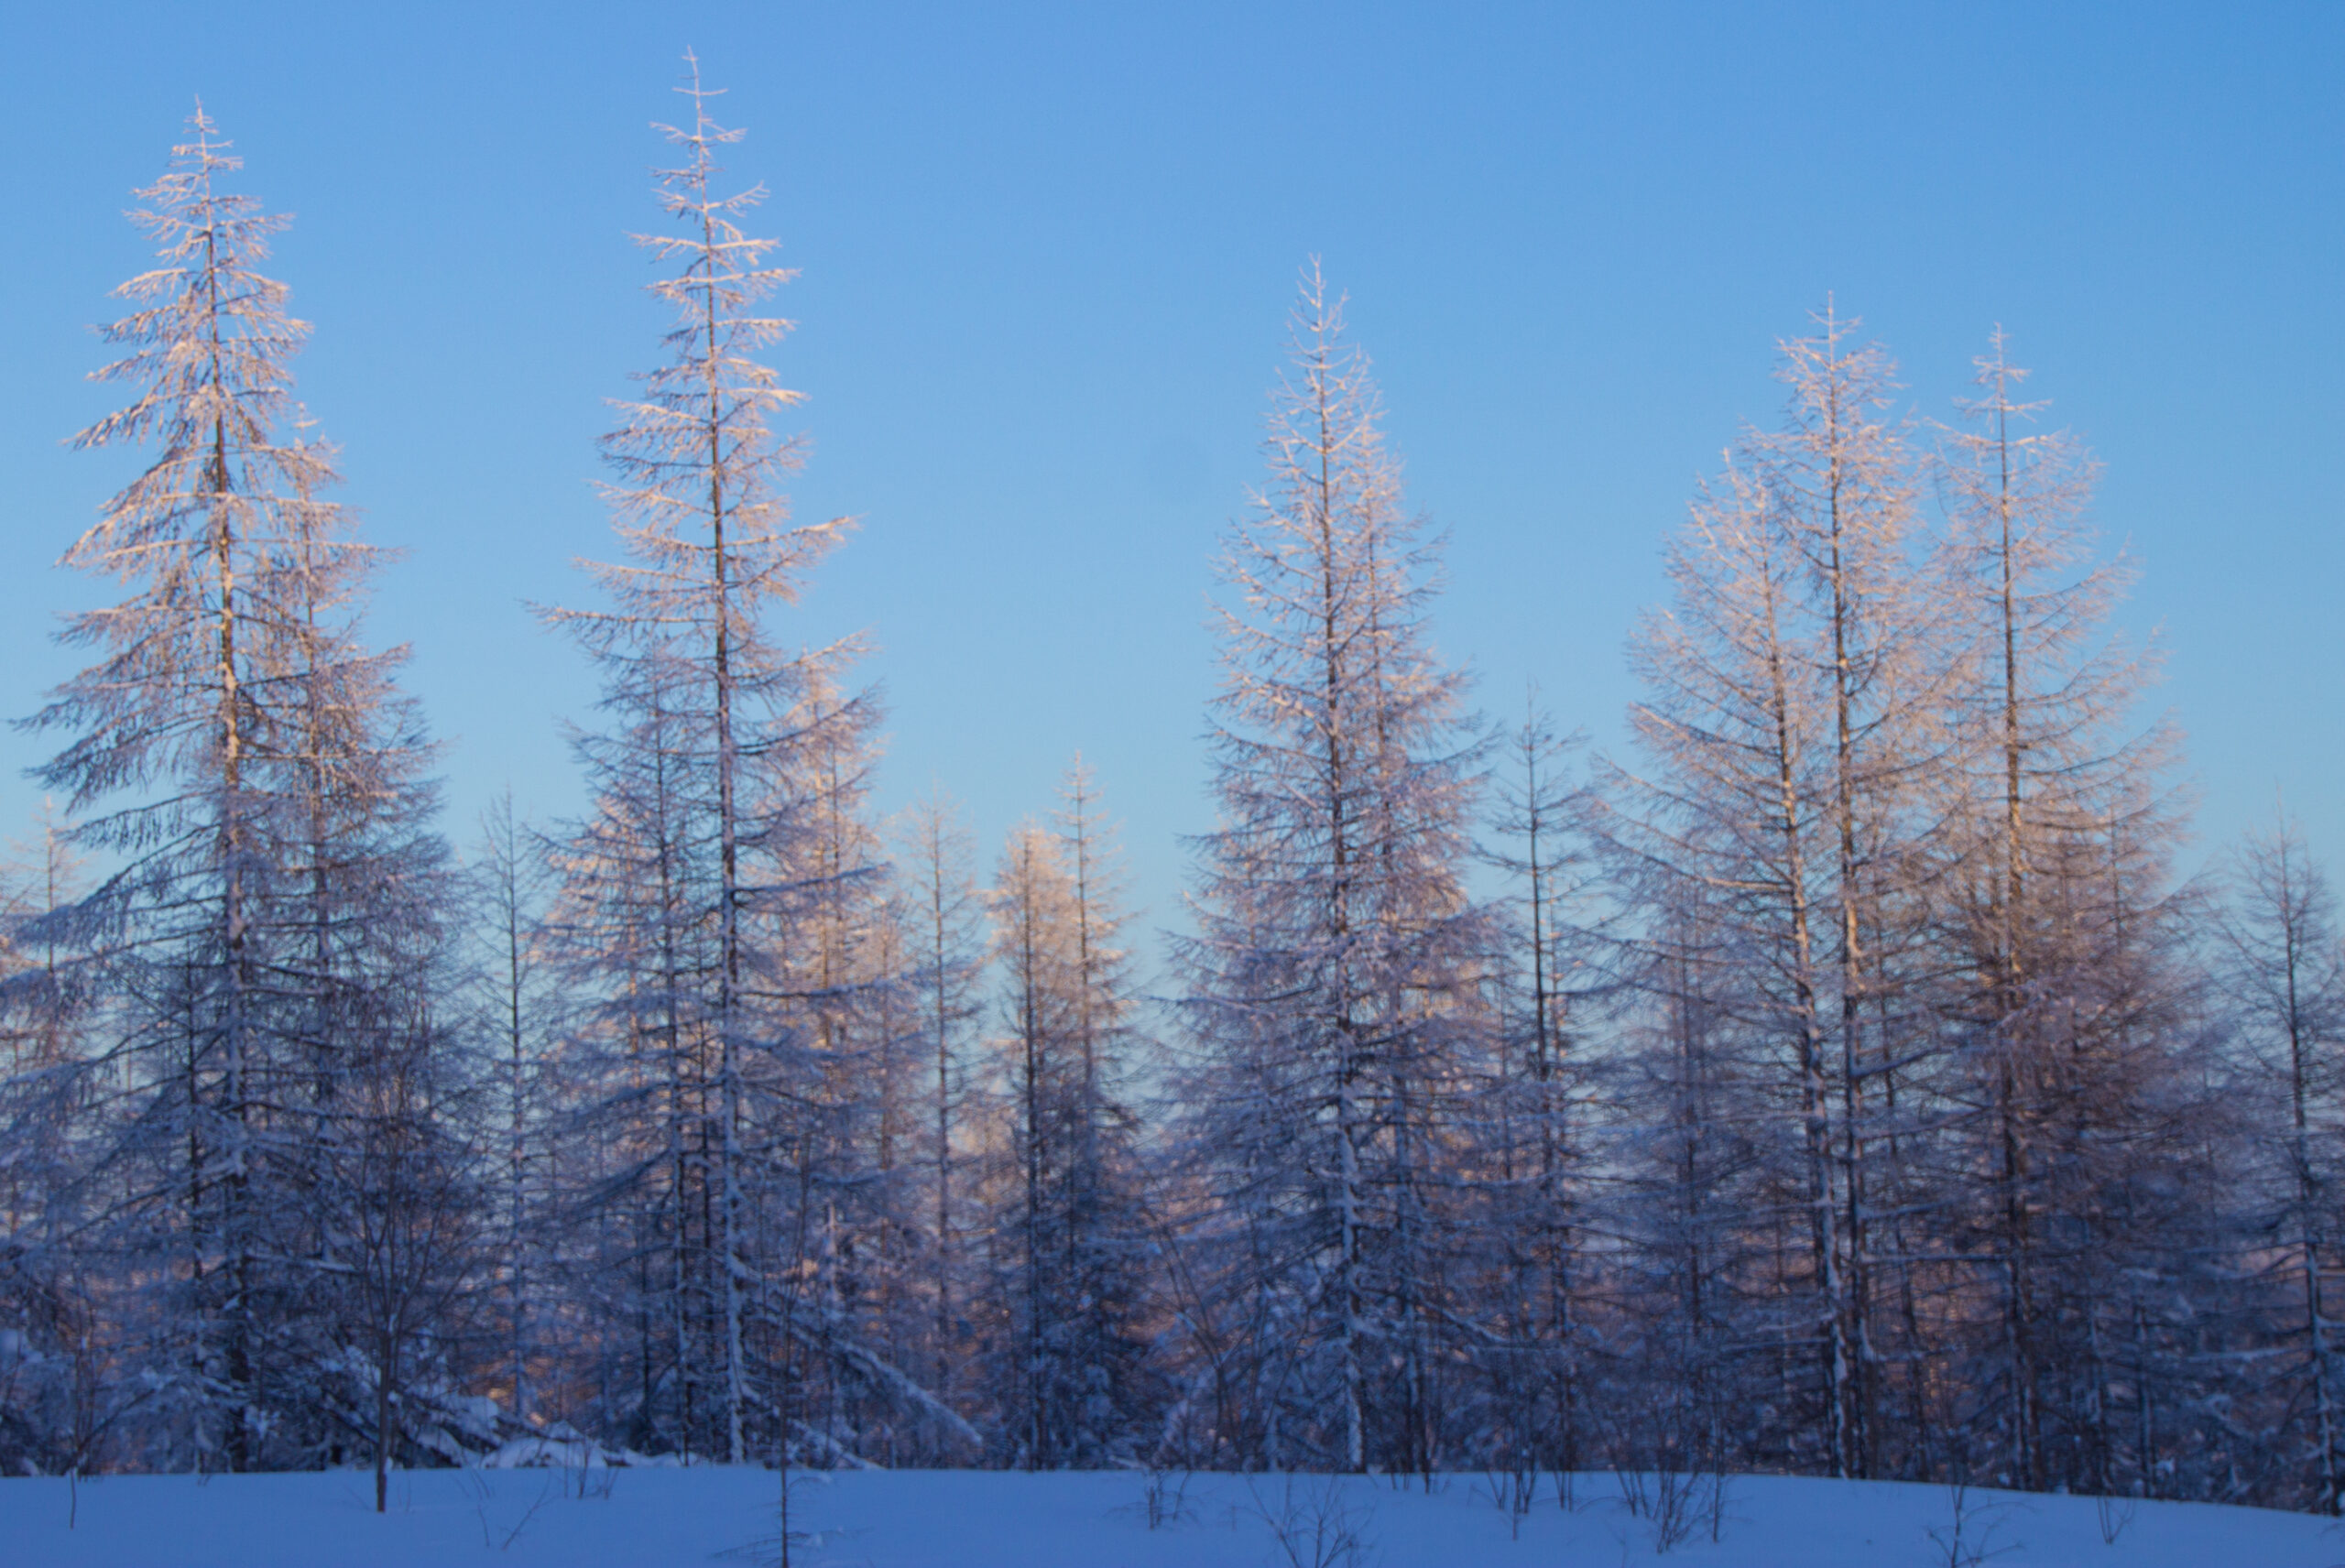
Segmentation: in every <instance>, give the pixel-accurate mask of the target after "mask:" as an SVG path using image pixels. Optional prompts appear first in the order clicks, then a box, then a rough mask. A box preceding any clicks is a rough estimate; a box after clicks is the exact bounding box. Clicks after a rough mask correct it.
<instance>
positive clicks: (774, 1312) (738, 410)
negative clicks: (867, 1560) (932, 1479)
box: [549, 57, 950, 1462]
mask: <svg viewBox="0 0 2345 1568" xmlns="http://www.w3.org/2000/svg"><path fill="white" fill-rule="evenodd" d="M687 58H688V59H689V58H690V57H687ZM679 91H680V92H682V93H683V94H684V95H685V96H687V97H688V98H689V99H690V100H691V102H692V105H693V118H692V120H691V122H690V124H689V125H684V126H682V127H674V126H662V127H660V129H661V130H662V132H663V134H664V135H666V136H667V137H668V139H669V140H670V142H671V144H672V145H674V146H675V147H678V148H680V149H681V151H682V157H681V158H680V160H679V161H678V163H677V164H676V165H675V166H674V167H672V168H670V169H664V170H662V171H661V173H660V203H661V207H662V210H663V211H664V212H666V214H667V215H668V217H669V219H670V220H671V225H672V227H671V229H670V230H669V231H668V232H666V233H663V234H653V235H648V236H643V237H642V240H641V243H642V244H643V245H645V246H646V247H647V248H648V249H649V250H650V251H651V252H652V254H653V255H654V256H655V257H657V258H658V259H659V260H660V261H661V262H662V263H664V264H667V265H668V266H669V267H671V268H672V270H671V272H670V273H669V274H668V275H666V276H663V277H662V278H660V279H659V280H657V281H655V282H654V283H652V284H651V285H649V289H650V291H651V292H652V294H653V295H654V297H655V298H657V299H660V301H661V302H663V303H664V304H666V305H668V306H669V307H670V308H671V310H673V311H674V312H675V324H674V326H673V327H672V329H671V331H670V332H669V333H668V334H667V338H666V343H667V347H668V351H669V357H668V360H667V362H666V363H665V364H663V365H660V367H659V368H657V369H655V370H653V371H651V372H649V374H648V375H646V376H644V377H643V378H642V383H643V386H642V390H641V392H640V394H639V395H638V396H637V397H633V398H631V399H627V400H625V401H622V402H621V403H620V404H619V405H618V409H619V415H620V420H619V424H618V426H617V428H616V430H613V431H612V432H611V433H610V434H609V435H608V436H606V437H605V439H604V442H603V452H604V455H605V459H606V461H607V462H608V463H610V465H611V467H612V469H613V470H614V472H615V474H616V477H615V479H614V480H613V481H612V483H611V484H610V485H608V486H607V487H606V494H607V495H608V498H609V500H610V503H611V506H612V509H613V513H614V528H615V529H616V533H617V535H618V537H619V541H620V544H621V546H622V548H623V550H624V553H625V559H624V561H621V562H618V563H616V564H607V565H595V566H592V567H591V568H590V571H591V572H592V574H593V577H594V582H595V583H596V584H597V586H598V587H599V588H600V589H601V590H602V593H603V595H604V598H605V602H606V604H605V607H604V608H601V609H596V610H559V611H553V612H550V617H549V618H550V619H551V620H552V621H553V622H554V623H555V624H557V625H559V626H563V627H565V628H567V629H568V630H570V631H571V632H572V633H573V635H574V636H575V637H577V638H578V640H579V641H580V643H581V644H582V646H584V648H585V649H586V650H587V652H588V653H589V654H590V656H591V657H593V658H594V659H595V661H596V662H597V663H598V664H599V665H600V666H601V667H602V668H603V670H604V671H605V682H606V694H605V702H604V705H605V710H606V712H608V713H610V714H611V715H612V720H613V725H614V727H613V729H612V731H611V732H610V733H609V734H607V735H601V736H594V737H587V738H586V739H585V740H584V743H583V745H582V749H581V757H582V760H584V762H585V764H586V767H587V771H588V775H589V779H590V781H591V784H592V788H593V792H594V797H595V800H596V801H597V805H596V807H595V811H594V816H593V818H592V819H591V820H590V821H589V822H587V823H585V824H584V825H583V826H582V827H581V829H580V832H579V834H578V836H577V839H576V844H575V847H574V848H573V850H572V851H571V852H570V854H569V855H568V859H569V861H570V862H571V869H570V871H569V873H568V881H569V885H570V886H569V891H568V892H567V893H566V895H565V904H566V906H571V907H574V909H575V910H576V913H574V914H573V915H569V916H565V917H564V923H565V925H566V926H567V928H568V929H569V931H572V932H574V933H577V934H578V935H579V936H580V937H582V938H583V939H584V940H583V941H578V942H573V943H572V952H573V972H574V973H578V974H579V975H581V977H582V979H587V980H591V981H592V982H593V983H594V984H596V985H599V988H600V996H601V997H602V1002H601V1005H600V1006H601V1022H600V1024H599V1025H598V1026H597V1032H598V1038H599V1040H600V1044H601V1047H602V1050H603V1053H604V1059H605V1062H606V1063H607V1065H608V1071H607V1073H605V1089H604V1093H605V1095H606V1099H605V1104H606V1105H608V1106H610V1107H611V1108H612V1114H613V1115H614V1116H617V1115H618V1113H619V1111H620V1110H622V1109H625V1110H627V1112H628V1115H627V1116H619V1121H620V1122H622V1123H624V1122H626V1121H628V1120H631V1119H632V1116H633V1113H634V1112H636V1111H640V1110H649V1109H650V1108H652V1107H653V1106H655V1105H656V1106H657V1107H658V1109H657V1114H656V1116H655V1117H654V1118H653V1123H652V1124H651V1125H638V1126H636V1127H633V1128H631V1129H629V1130H627V1131H625V1132H624V1133H621V1134H619V1135H618V1141H619V1142H620V1143H622V1144H624V1145H625V1146H626V1149H627V1152H626V1153H625V1154H624V1155H623V1156H622V1157H621V1159H622V1167H621V1168H622V1169H623V1170H624V1171H627V1172H628V1173H629V1181H630V1182H631V1184H632V1185H633V1186H634V1188H635V1190H636V1192H638V1199H639V1201H640V1202H641V1203H643V1204H644V1205H645V1207H644V1209H643V1222H644V1224H645V1225H646V1226H648V1227H649V1228H648V1231H647V1234H646V1235H645V1236H644V1237H643V1243H642V1245H643V1246H644V1247H646V1248H647V1250H644V1251H639V1252H638V1265H637V1266H636V1268H635V1269H634V1276H635V1278H634V1285H633V1289H634V1290H637V1291H638V1292H640V1291H641V1290H644V1289H647V1288H649V1289H650V1290H652V1291H653V1293H654V1295H655V1296H656V1297H658V1298H660V1300H661V1301H663V1302H664V1305H663V1307H662V1309H661V1310H662V1312H663V1313H664V1314H665V1315H666V1316H667V1317H668V1318H669V1319H670V1320H671V1322H670V1323H669V1325H668V1331H667V1334H666V1337H667V1338H668V1340H669V1341H670V1343H671V1348H670V1350H669V1351H668V1353H667V1356H666V1359H667V1360H668V1361H669V1362H670V1370H669V1372H668V1373H666V1374H664V1375H662V1374H656V1373H655V1374H650V1375H649V1376H647V1377H646V1378H645V1379H644V1389H643V1392H644V1394H645V1405H646V1409H647V1410H651V1409H653V1408H654V1407H656V1408H657V1409H658V1410H659V1412H660V1413H659V1414H658V1415H656V1416H655V1417H653V1418H652V1420H653V1421H654V1427H653V1430H654V1431H655V1432H657V1434H658V1435H657V1441H659V1442H660V1443H662V1444H663V1445H667V1446H671V1447H676V1448H681V1449H682V1450H683V1451H685V1452H686V1453H707V1454H715V1455H718V1456H721V1457H723V1458H725V1459H726V1460H728V1461H732V1462H738V1461H741V1460H743V1459H745V1458H747V1455H748V1453H749V1443H750V1437H751V1433H750V1422H751V1420H752V1417H753V1415H757V1414H758V1412H765V1413H766V1414H767V1415H768V1416H769V1417H770V1421H769V1423H768V1430H769V1432H770V1433H771V1436H772V1441H773V1442H774V1443H776V1444H777V1445H778V1446H779V1447H780V1448H781V1449H782V1450H783V1451H784V1452H787V1451H789V1450H790V1449H791V1447H792V1446H793V1445H796V1444H798V1443H802V1442H804V1443H812V1444H813V1448H814V1449H815V1451H817V1452H818V1453H821V1454H825V1455H827V1456H829V1457H832V1458H837V1457H840V1456H841V1455H842V1454H844V1453H846V1452H851V1449H852V1444H851V1443H848V1442H846V1440H845V1439H843V1438H841V1437H840V1436H839V1435H838V1422H839V1420H840V1419H841V1417H842V1410H843V1407H842V1404H841V1401H842V1400H845V1399H847V1398H848V1396H849V1394H850V1393H851V1392H853V1391H854V1390H855V1389H861V1390H864V1391H866V1392H867V1393H869V1394H870V1396H871V1397H873V1398H879V1399H887V1400H891V1401H895V1402H897V1403H899V1404H902V1403H905V1402H909V1403H910V1404H911V1405H913V1406H915V1407H917V1408H918V1409H919V1410H922V1411H923V1412H924V1413H925V1415H926V1416H927V1417H929V1418H932V1419H942V1416H941V1412H940V1411H939V1410H937V1409H936V1408H935V1407H934V1405H933V1401H932V1400H930V1399H928V1398H927V1396H926V1394H925V1391H924V1390H922V1388H920V1387H919V1386H918V1385H917V1384H916V1383H915V1382H913V1381H912V1380H911V1379H910V1378H908V1377H905V1376H904V1375H903V1374H902V1373H901V1372H900V1370H899V1369H897V1368H895V1367H893V1366H892V1365H890V1364H889V1363H888V1362H887V1361H886V1360H885V1358H884V1357H883V1356H878V1354H877V1353H876V1352H875V1351H874V1350H873V1348H872V1345H870V1343H869V1342H868V1339H867V1335H865V1334H863V1333H862V1332H861V1329H860V1328H858V1327H857V1326H856V1322H857V1318H858V1312H859V1308H858V1307H856V1306H854V1305H853V1304H852V1303H851V1302H850V1301H849V1297H850V1296H852V1295H854V1294H855V1293H856V1291H857V1290H859V1288H860V1287H859V1286H857V1285H856V1283H855V1274H854V1272H853V1270H854V1268H855V1265H854V1259H853V1245H855V1244H852V1242H851V1238H852V1236H853V1235H854V1234H855V1232H856V1227H857V1226H858V1225H860V1223H861V1221H860V1219H859V1217H858V1215H857V1214H856V1210H855V1203H856V1195H857V1193H858V1192H861V1191H862V1183H863V1181H864V1179H865V1178H866V1176H867V1174H868V1163H869V1160H868V1155H869V1149H868V1145H869V1142H870V1138H869V1137H868V1134H869V1133H870V1131H871V1128H870V1127H868V1125H867V1121H868V1118H867V1116H866V1113H867V1111H868V1110H870V1109H871V1108H872V1105H871V1102H870V1101H869V1099H868V1097H867V1095H865V1094H863V1088H864V1081H863V1074H864V1073H865V1072H866V1071H867V1069H868V1068H869V1067H870V1066H871V1065H872V1062H871V1061H869V1060H867V1057H866V1055H865V1054H864V1052H865V1051H866V1049H867V1047H873V1046H876V1045H877V1044H878V1040H877V1038H876V1037H874V1036H872V1035H870V1034H868V1033H867V1031H865V1029H864V1027H863V1026H864V1024H865V1022H867V1009H869V1008H870V1007H873V1006H875V1005H876V1003H877V996H878V992H877V989H876V988H877V987H879V986H880V985H881V982H882V981H883V979H885V978H886V977H883V976H880V975H877V974H876V973H875V972H874V970H873V969H872V967H871V964H870V962H869V960H870V957H871V954H872V953H873V952H874V951H875V948H874V944H873V942H872V937H873V934H874V931H875V927H874V923H873V922H874V921H875V920H878V918H879V916H880V914H881V912H882V911H883V910H884V909H885V907H886V898H885V897H884V887H885V881H886V878H885V874H884V873H885V867H884V864H883V862H882V861H881V860H880V859H879V857H878V853H877V848H876V844H875V842H874V840H873V836H872V834H871V833H870V832H869V830H868V828H867V825H866V824H865V823H864V822H862V820H861V818H860V815H859V813H860V811H861V809H862V806H861V802H862V800H863V796H864V792H865V790H866V789H867V773H868V768H869V761H870V755H871V749H872V747H871V732H872V729H873V726H874V725H875V724H876V723H877V719H878V710H877V707H876V704H875V702H873V701H872V699H871V698H870V697H869V696H868V695H867V694H866V693H862V692H858V691H850V690H847V689H846V688H845V684H844V677H845V672H846V670H847V669H848V667H849V666H850V665H851V663H852V661H853V659H854V658H855V657H856V654H857V653H858V652H859V651H860V644H859V643H858V642H857V641H856V639H853V638H849V639H846V640H844V641H841V642H837V643H834V644H831V645H828V646H824V647H817V648H795V649H793V648H789V647H787V646H786V645H784V644H782V643H781V642H780V641H778V640H777V639H776V638H774V637H772V636H771V635H770V633H769V628H768V626H767V621H768V619H769V615H770V613H771V612H772V611H773V610H774V609H775V608H777V607H779V606H786V605H790V604H795V603H796V602H797V601H798V599H799V596H800V594H801V593H802V591H803V590H804V588H805V585H806V583H807V582H808V579H809V575H810V573H811V572H813V568H814V566H815V565H816V564H817V563H818V562H819V561H821V560H822V558H823V556H824V555H826V554H827V553H828V552H829V551H830V550H832V549H833V548H834V546H835V545H836V544H837V543H838V542H839V541H840V539H842V538H844V536H845V533H846V531H847V529H848V527H849V524H848V522H847V520H846V519H845V518H834V519H832V520H829V521H826V522H820V523H813V524H800V523H796V522H794V521H793V520H792V519H791V515H790V510H789V505H788V501H787V497H786V495H785V494H784V492H783V489H782V485H783V482H784V481H785V479H786V478H787V476H788V475H789V474H791V472H792V471H794V470H795V469H796V468H797V467H798V465H799V463H800V461H801V456H802V450H801V445H800V443H799V442H798V441H796V440H795V439H793V438H789V437H785V436H784V435H782V434H781V433H780V432H779V431H778V430H776V428H775V424H774V421H775V419H776V418H777V417H778V416H779V415H780V414H781V413H782V412H783V411H784V410H786V409H788V408H791V407H793V406H795V405H796V404H797V403H798V401H799V400H800V395H799V394H798V393H796V392H793V391H791V390H789V389H787V388H785V387H783V386H782V385H781V384H780V379H779V377H778V376H776V374H775V372H774V371H773V370H772V369H771V367H770V366H769V365H766V364H765V363H764V362H763V360H762V359H761V358H760V357H759V356H760V354H762V353H763V352H764V351H765V350H767V349H769V347H771V345H772V344H773V343H776V342H777V341H778V340H779V339H780V337H781V336H782V335H783V334H784V333H785V332H787V330H788V328H789V323H788V322H786V321H782V320H780V319H779V318H777V317H773V316H769V315H765V314H762V313H760V312H759V309H758V307H759V305H760V303H761V301H763V300H764V299H766V298H767V297H768V296H769V295H770V294H771V293H772V292H773V290H774V289H778V288H779V287H780V286H781V285H782V284H783V283H785V282H787V281H788V280H789V278H791V273H790V272H789V271H787V270H785V269H783V268H780V267H774V266H771V265H769V263H770V260H771V256H772V253H773V251H774V248H775V246H776V244H777V242H775V241H773V240H770V239H763V238H757V237H753V236H750V235H748V234H746V233H745V232H744V231H743V229H742V228H741V222H742V220H743V219H744V217H745V215H746V214H747V212H749V210H751V209H752V208H753V207H755V206H756V205H757V204H758V202H759V201H762V200H763V197H764V188H763V187H762V186H758V187H752V188H750V189H748V190H746V191H735V192H733V193H730V194H726V193H723V192H721V191H720V190H719V188H718V184H717V179H718V175H719V173H720V169H719V166H718V163H717V158H718V155H719V153H720V152H721V151H722V150H723V149H724V148H725V147H727V146H729V145H731V144H733V143H735V142H736V141H738V140H739V138H740V136H741V134H742V133H740V132H739V131H737V130H728V129H725V128H724V127H722V126H720V125H717V124H716V123H715V122H714V120H713V119H712V118H711V117H710V114H709V110H710V106H711V100H712V99H713V98H714V96H715V94H714V93H713V92H712V91H710V90H708V89H705V88H704V87H703V86H702V85H701V82H700V79H699V74H698V65H697V62H693V77H692V81H691V82H690V84H689V85H687V86H685V87H683V88H681V89H679ZM647 899H649V900H653V901H655V902H656V905H657V908H656V909H652V910H647V911H644V912H642V913H640V914H638V913H634V912H630V909H631V906H634V905H637V904H640V903H642V902H643V901H645V900H647ZM647 1052H648V1053H649V1056H648V1057H647V1054H646V1053H647ZM647 1075H648V1076H649V1077H651V1078H656V1079H658V1080H660V1083H661V1085H662V1087H661V1088H660V1093H659V1094H658V1095H657V1096H648V1095H646V1094H643V1093H642V1092H641V1091H640V1090H639V1089H638V1087H637V1084H638V1079H639V1078H642V1077H645V1076H647ZM653 1257H657V1258H660V1259H661V1260H662V1261H661V1264H660V1269H662V1270H664V1273H665V1279H664V1281H662V1280H655V1279H652V1278H651V1276H652V1274H653V1273H654V1272H655V1270H654V1269H652V1268H651V1267H650V1264H651V1259H652V1258H653ZM802 1265H811V1266H812V1267H813V1269H814V1274H813V1276H808V1275H806V1274H805V1273H804V1272H803V1270H802ZM807 1279H813V1284H812V1285H811V1286H809V1285H808V1284H807V1283H806V1281H807ZM834 1302H836V1303H839V1304H838V1306H837V1308H836V1310H834V1307H833V1303H834ZM634 1315H635V1316H636V1317H637V1318H638V1321H641V1322H648V1318H649V1314H648V1313H646V1312H636V1313H635V1314H634ZM663 1383H664V1384H665V1385H666V1391H665V1392H664V1393H663V1392H662V1391H661V1388H660V1385H662V1384H663ZM850 1385H851V1386H852V1387H850ZM857 1397H860V1396H859V1395H858V1396H857ZM812 1401H820V1404H821V1408H822V1410H827V1412H828V1413H827V1414H826V1415H825V1417H824V1419H823V1421H821V1422H819V1423H816V1422H813V1421H810V1420H809V1419H808V1418H809V1416H810V1413H817V1412H816V1410H815V1405H814V1404H813V1402H812ZM947 1424H948V1425H949V1424H950V1422H949V1421H948V1422H947Z"/></svg>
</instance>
